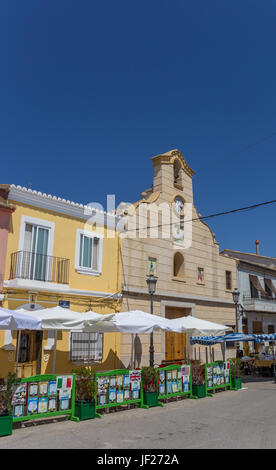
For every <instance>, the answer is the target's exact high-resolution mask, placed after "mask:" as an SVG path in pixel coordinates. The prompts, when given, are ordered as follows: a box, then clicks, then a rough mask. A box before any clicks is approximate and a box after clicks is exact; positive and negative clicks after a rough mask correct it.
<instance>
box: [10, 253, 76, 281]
mask: <svg viewBox="0 0 276 470" xmlns="http://www.w3.org/2000/svg"><path fill="white" fill-rule="evenodd" d="M69 266H70V260H69V259H66V258H58V257H56V256H48V255H42V254H39V253H32V252H29V251H17V252H15V253H12V254H11V269H10V279H29V280H34V281H45V282H55V283H58V284H68V283H69Z"/></svg>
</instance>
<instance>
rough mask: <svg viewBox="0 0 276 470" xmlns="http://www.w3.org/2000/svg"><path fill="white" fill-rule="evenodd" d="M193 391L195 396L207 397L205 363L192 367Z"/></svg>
mask: <svg viewBox="0 0 276 470" xmlns="http://www.w3.org/2000/svg"><path fill="white" fill-rule="evenodd" d="M192 393H193V396H194V397H197V398H204V397H206V387H205V368H204V365H203V364H202V365H194V366H193V368H192Z"/></svg>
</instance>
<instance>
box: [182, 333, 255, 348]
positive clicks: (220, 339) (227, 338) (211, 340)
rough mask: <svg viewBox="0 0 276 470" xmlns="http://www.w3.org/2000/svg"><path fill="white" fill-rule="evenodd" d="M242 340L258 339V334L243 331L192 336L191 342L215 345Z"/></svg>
mask: <svg viewBox="0 0 276 470" xmlns="http://www.w3.org/2000/svg"><path fill="white" fill-rule="evenodd" d="M241 341H256V335H244V334H242V333H233V334H230V335H224V336H217V337H215V336H192V337H191V338H190V343H191V344H201V345H202V346H213V345H214V344H219V343H235V342H241Z"/></svg>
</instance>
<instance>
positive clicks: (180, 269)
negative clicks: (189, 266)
mask: <svg viewBox="0 0 276 470" xmlns="http://www.w3.org/2000/svg"><path fill="white" fill-rule="evenodd" d="M173 275H174V277H180V278H184V256H183V255H182V254H181V253H175V255H174V258H173Z"/></svg>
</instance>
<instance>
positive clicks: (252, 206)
mask: <svg viewBox="0 0 276 470" xmlns="http://www.w3.org/2000/svg"><path fill="white" fill-rule="evenodd" d="M275 203H276V199H274V200H272V201H266V202H260V203H258V204H253V205H251V206H246V207H239V208H238V209H232V210H230V211H223V212H216V213H215V214H210V215H205V216H203V217H196V218H194V219H190V220H185V221H184V222H185V223H188V222H195V221H197V220H206V219H211V218H214V217H219V216H221V215H228V214H234V213H236V212H242V211H246V210H251V209H256V208H258V207H262V206H268V205H269V204H275ZM176 223H177V222H170V223H169V224H158V225H152V226H149V225H147V226H146V227H138V228H134V229H129V230H125V232H133V231H137V230H146V229H148V228H159V227H168V226H171V225H175V224H176Z"/></svg>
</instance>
